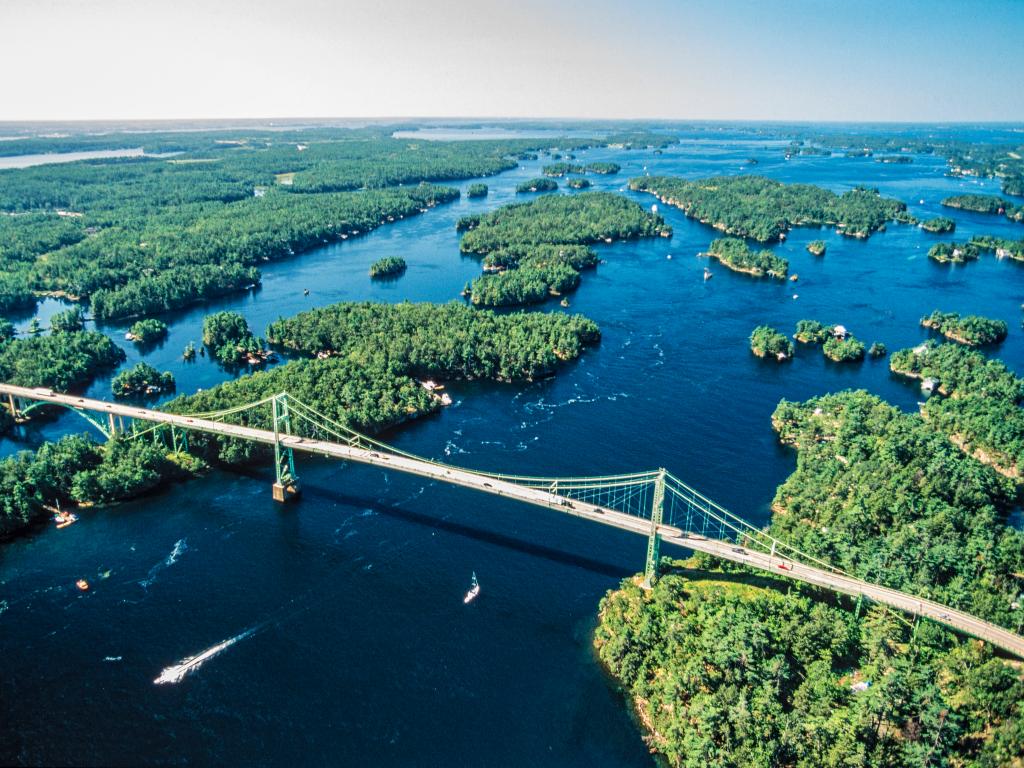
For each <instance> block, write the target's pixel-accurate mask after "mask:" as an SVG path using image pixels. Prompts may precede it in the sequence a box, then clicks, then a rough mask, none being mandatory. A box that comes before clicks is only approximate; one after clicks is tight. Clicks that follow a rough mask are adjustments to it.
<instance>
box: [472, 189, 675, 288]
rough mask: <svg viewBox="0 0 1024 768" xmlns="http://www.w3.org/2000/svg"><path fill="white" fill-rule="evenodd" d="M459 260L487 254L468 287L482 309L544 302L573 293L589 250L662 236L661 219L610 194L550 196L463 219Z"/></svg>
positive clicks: (592, 259)
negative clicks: (463, 255)
mask: <svg viewBox="0 0 1024 768" xmlns="http://www.w3.org/2000/svg"><path fill="white" fill-rule="evenodd" d="M457 229H459V230H460V231H465V232H466V234H465V235H464V236H463V238H462V242H461V243H460V244H459V248H460V250H461V251H462V252H463V253H473V254H477V255H484V254H486V257H485V259H484V262H483V266H484V270H485V272H486V274H484V275H483V276H481V277H479V278H477V279H475V280H473V281H472V283H471V284H470V285H469V286H468V288H467V292H468V295H469V297H470V301H472V302H473V303H474V304H477V305H480V306H487V307H500V306H517V305H523V304H531V303H535V302H539V301H543V300H544V299H545V298H546V297H547V296H549V295H558V294H561V293H565V292H566V291H570V290H572V289H574V288H575V287H576V286H577V285H579V282H580V274H579V273H580V270H581V269H586V268H589V267H593V266H595V265H596V264H597V256H596V254H595V253H594V252H593V251H592V250H591V249H590V248H587V247H586V245H587V244H589V243H597V242H606V243H607V242H611V241H613V240H620V239H627V238H634V237H651V236H653V235H655V234H661V233H667V232H670V231H671V230H669V229H668V227H667V225H666V224H665V222H664V220H663V219H662V218H661V217H660V216H655V215H653V214H650V213H647V212H645V211H644V210H643V209H642V208H641V207H640V206H639V205H637V204H636V203H634V202H632V201H630V200H627V199H625V198H624V197H621V196H620V195H616V194H613V193H611V192H585V193H582V194H579V195H571V196H570V195H552V196H546V197H542V198H539V199H537V200H534V201H531V202H529V203H515V204H512V205H506V206H503V207H501V208H499V209H497V210H495V211H492V212H491V213H488V214H486V215H484V216H474V217H465V218H463V219H462V220H460V221H459V223H458V224H457Z"/></svg>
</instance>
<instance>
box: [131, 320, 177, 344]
mask: <svg viewBox="0 0 1024 768" xmlns="http://www.w3.org/2000/svg"><path fill="white" fill-rule="evenodd" d="M166 337H167V323H165V322H164V321H163V320H157V319H155V318H148V317H147V318H146V319H144V320H138V321H136V322H134V323H132V327H131V328H129V329H128V333H127V334H126V335H125V338H126V339H127V340H128V341H135V342H138V343H139V344H153V343H155V342H157V341H161V340H162V339H165V338H166Z"/></svg>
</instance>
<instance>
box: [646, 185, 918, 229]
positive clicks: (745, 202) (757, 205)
mask: <svg viewBox="0 0 1024 768" xmlns="http://www.w3.org/2000/svg"><path fill="white" fill-rule="evenodd" d="M629 188H630V189H632V190H636V191H640V192H649V193H651V194H652V195H654V196H655V197H657V198H658V199H659V200H661V202H663V203H665V204H667V205H672V206H675V207H677V208H679V209H680V210H682V211H683V213H685V214H686V215H687V216H688V217H690V218H692V219H697V220H698V221H700V222H701V223H703V224H709V225H710V226H712V227H714V228H715V229H718V230H721V231H723V232H725V233H726V234H728V235H737V236H739V237H748V238H751V239H753V240H757V241H758V242H762V243H768V242H772V241H775V240H780V239H782V237H783V236H784V235H785V233H786V230H788V229H790V228H791V227H821V226H826V225H827V226H833V225H834V226H835V227H836V231H838V232H839V233H840V234H843V235H847V236H849V237H857V238H865V237H868V236H869V235H870V234H871V233H872V232H875V231H876V230H879V229H881V228H883V227H884V226H885V224H886V222H889V221H901V222H906V223H916V220H915V219H914V218H913V217H912V216H911V215H910V214H909V213H907V206H906V205H905V204H903V203H901V202H900V201H898V200H891V199H889V198H885V197H882V196H881V195H879V194H878V191H877V190H872V189H864V188H860V187H858V188H857V189H851V190H849V191H847V192H844V193H843V194H842V195H837V194H835V193H834V192H830V191H829V190H827V189H822V188H821V187H816V186H814V185H811V184H783V183H781V182H778V181H773V180H772V179H768V178H765V177H763V176H719V177H714V178H709V179H697V180H695V181H689V180H686V179H681V178H676V177H672V176H641V177H638V178H634V179H630V180H629Z"/></svg>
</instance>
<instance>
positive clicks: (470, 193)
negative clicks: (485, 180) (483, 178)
mask: <svg viewBox="0 0 1024 768" xmlns="http://www.w3.org/2000/svg"><path fill="white" fill-rule="evenodd" d="M487 192H488V189H487V185H486V184H479V183H477V184H470V185H469V186H468V187H467V188H466V197H470V198H477V197H487Z"/></svg>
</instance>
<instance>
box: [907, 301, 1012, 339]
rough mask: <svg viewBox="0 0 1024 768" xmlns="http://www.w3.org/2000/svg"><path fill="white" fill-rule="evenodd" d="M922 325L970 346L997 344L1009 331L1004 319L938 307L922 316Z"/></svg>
mask: <svg viewBox="0 0 1024 768" xmlns="http://www.w3.org/2000/svg"><path fill="white" fill-rule="evenodd" d="M921 325H922V326H924V327H925V328H929V329H931V330H934V331H937V332H938V333H941V334H942V335H943V336H945V337H946V338H947V339H952V340H953V341H958V342H960V343H961V344H966V345H967V346H969V347H980V346H983V345H985V344H997V343H999V342H1000V341H1003V339H1005V338H1006V335H1007V333H1008V332H1009V327H1008V326H1007V325H1006V323H1005V322H1004V321H1003V320H991V319H989V318H987V317H981V316H979V315H964V316H962V317H961V316H960V314H959V313H957V312H940V311H939V310H937V309H936V310H935V311H934V312H932V313H931V314H930V315H928V316H927V317H922V318H921Z"/></svg>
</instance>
